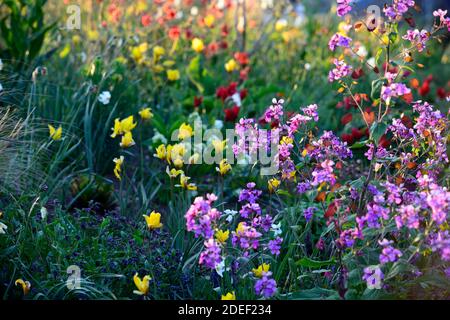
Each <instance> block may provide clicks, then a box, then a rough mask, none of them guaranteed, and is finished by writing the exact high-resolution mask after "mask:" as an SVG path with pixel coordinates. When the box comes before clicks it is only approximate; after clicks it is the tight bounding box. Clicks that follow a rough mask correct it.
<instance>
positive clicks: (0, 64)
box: [0, 59, 3, 71]
mask: <svg viewBox="0 0 450 320" xmlns="http://www.w3.org/2000/svg"><path fill="white" fill-rule="evenodd" d="M2 70H3V61H2V59H0V71H2Z"/></svg>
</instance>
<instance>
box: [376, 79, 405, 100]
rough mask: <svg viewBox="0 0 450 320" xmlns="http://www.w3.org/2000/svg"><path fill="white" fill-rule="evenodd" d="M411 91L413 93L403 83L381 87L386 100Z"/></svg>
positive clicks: (383, 97) (382, 96)
mask: <svg viewBox="0 0 450 320" xmlns="http://www.w3.org/2000/svg"><path fill="white" fill-rule="evenodd" d="M409 93H411V89H409V88H408V87H407V86H406V85H405V84H403V83H391V84H389V85H387V86H383V87H382V88H381V98H382V99H383V100H384V101H390V100H391V99H392V98H396V97H401V96H404V95H405V94H409Z"/></svg>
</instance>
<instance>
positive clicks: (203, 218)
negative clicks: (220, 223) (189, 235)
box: [185, 194, 221, 238]
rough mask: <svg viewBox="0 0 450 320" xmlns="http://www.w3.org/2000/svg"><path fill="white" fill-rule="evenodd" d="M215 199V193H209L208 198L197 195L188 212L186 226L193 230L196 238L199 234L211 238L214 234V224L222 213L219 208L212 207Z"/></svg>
mask: <svg viewBox="0 0 450 320" xmlns="http://www.w3.org/2000/svg"><path fill="white" fill-rule="evenodd" d="M215 200H217V197H216V196H215V195H214V194H210V195H207V199H206V200H205V199H204V198H203V197H197V198H195V200H194V203H193V204H192V205H191V207H190V208H189V210H188V211H187V212H186V214H185V218H186V228H187V230H188V231H193V232H194V233H195V237H196V238H198V237H199V236H202V237H204V238H211V237H212V236H213V235H214V230H213V227H212V224H213V223H214V222H215V221H217V220H218V219H219V217H220V215H221V213H220V212H219V211H218V210H217V209H215V208H212V207H211V205H212V203H213V202H214V201H215Z"/></svg>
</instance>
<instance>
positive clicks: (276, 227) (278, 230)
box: [270, 222, 283, 237]
mask: <svg viewBox="0 0 450 320" xmlns="http://www.w3.org/2000/svg"><path fill="white" fill-rule="evenodd" d="M270 230H271V231H273V233H274V236H275V237H276V236H279V235H280V234H282V233H283V231H282V230H281V222H280V223H278V224H275V223H273V224H272V229H270Z"/></svg>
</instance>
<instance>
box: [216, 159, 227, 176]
mask: <svg viewBox="0 0 450 320" xmlns="http://www.w3.org/2000/svg"><path fill="white" fill-rule="evenodd" d="M230 170H231V165H230V164H229V163H228V162H227V159H223V160H222V161H220V163H219V167H218V168H216V171H217V172H219V173H220V174H221V175H222V176H224V175H226V174H227V173H228V172H229V171H230Z"/></svg>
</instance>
